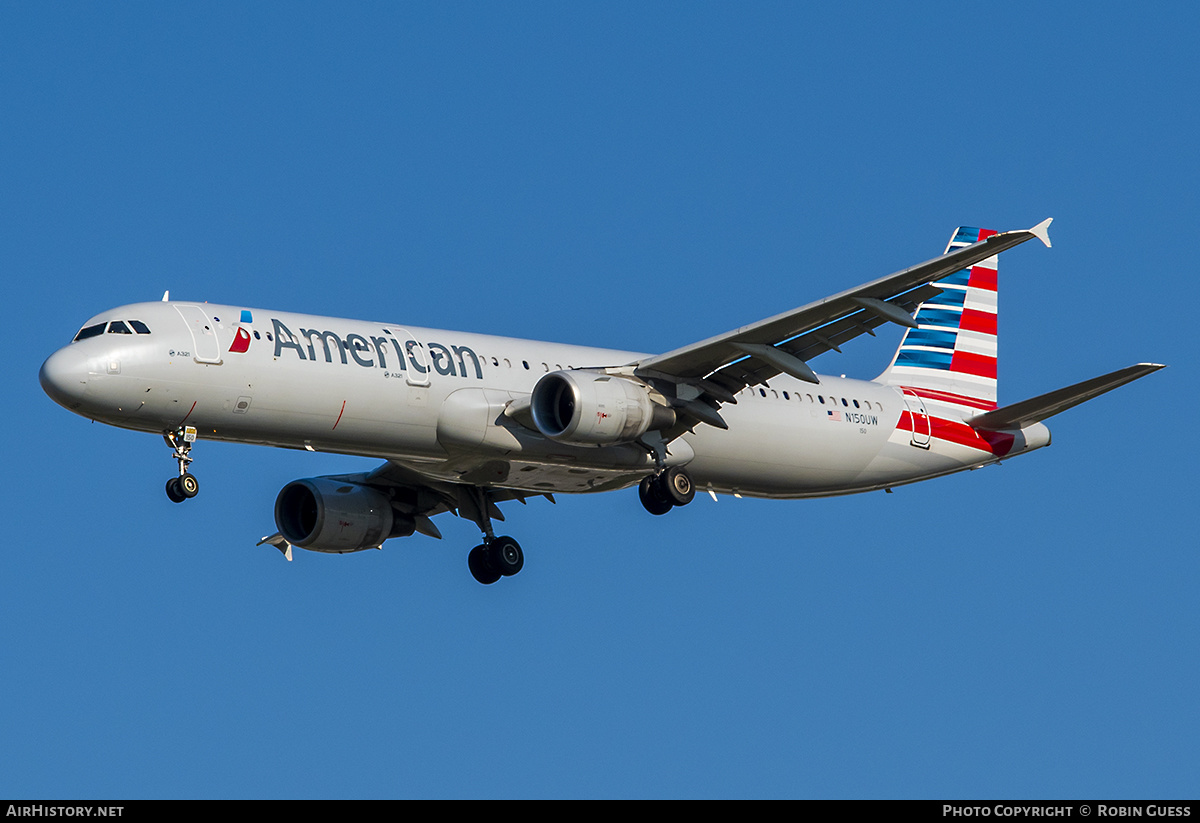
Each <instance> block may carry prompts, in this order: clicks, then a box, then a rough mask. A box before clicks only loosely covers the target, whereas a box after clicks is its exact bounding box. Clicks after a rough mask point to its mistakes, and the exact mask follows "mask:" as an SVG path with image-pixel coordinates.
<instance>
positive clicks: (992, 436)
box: [896, 411, 1015, 457]
mask: <svg viewBox="0 0 1200 823" xmlns="http://www.w3.org/2000/svg"><path fill="white" fill-rule="evenodd" d="M929 427H930V434H931V435H932V436H933V437H935V438H937V439H938V440H945V441H946V442H948V443H956V444H957V445H959V446H967V447H968V448H972V449H979V450H980V451H983V452H988V453H989V454H994V455H996V456H997V457H1003V456H1004V455H1006V454H1008V453H1009V452H1010V451H1011V450H1012V447H1013V440H1014V439H1015V438H1014V437H1013V436H1012V435H1011V434H1006V433H1004V432H981V431H978V430H976V429H973V428H971V427H970V426H968V425H967V424H966V423H963V422H961V421H958V420H945V419H943V418H941V417H932V416H931V417H930V418H929ZM896 429H897V430H899V431H906V432H911V431H912V430H913V418H912V415H911V414H910V413H908V412H907V411H906V412H905V413H904V414H902V415H900V420H899V421H897V423H896ZM924 430H925V426H924V425H923V424H922V425H921V431H922V432H924Z"/></svg>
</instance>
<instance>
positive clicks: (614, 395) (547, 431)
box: [530, 371, 675, 446]
mask: <svg viewBox="0 0 1200 823" xmlns="http://www.w3.org/2000/svg"><path fill="white" fill-rule="evenodd" d="M652 392H653V389H651V388H650V387H649V386H647V385H646V384H645V383H642V382H640V381H637V380H633V379H631V378H628V377H619V376H614V375H609V374H604V373H603V372H595V371H556V372H551V373H550V374H547V375H546V376H545V377H543V378H542V379H541V380H539V381H538V382H537V385H536V386H534V387H533V394H532V396H531V397H530V412H531V413H532V415H533V423H534V425H535V426H537V428H538V431H540V432H541V433H542V434H544V435H546V437H549V438H550V439H551V440H557V441H559V442H561V443H572V444H575V445H582V446H605V445H611V444H614V443H629V442H631V441H633V440H636V439H638V438H639V437H641V436H642V435H643V434H645V433H646V432H648V431H650V430H651V429H659V428H665V427H667V426H670V425H672V424H674V422H675V412H674V411H673V410H672V409H671V408H669V407H668V406H665V405H661V404H659V403H656V402H654V399H653V398H652V396H651V394H652Z"/></svg>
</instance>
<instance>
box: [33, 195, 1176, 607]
mask: <svg viewBox="0 0 1200 823" xmlns="http://www.w3.org/2000/svg"><path fill="white" fill-rule="evenodd" d="M1050 222H1051V221H1050V220H1049V219H1047V220H1044V221H1042V222H1041V223H1039V224H1038V225H1036V226H1034V227H1033V228H1031V229H1026V230H1018V231H1008V232H996V231H992V230H986V229H977V228H967V227H963V228H959V229H958V230H957V231H955V232H954V233H953V235H952V236H951V240H950V243H949V245H948V246H947V248H946V251H945V253H944V254H942V255H941V256H939V257H935V258H932V259H930V260H928V261H926V262H924V263H920V264H918V265H915V266H911V267H909V268H906V269H904V270H902V271H899V272H896V273H894V274H891V275H888V276H886V277H883V278H880V279H878V280H874V281H872V282H869V283H866V284H864V285H861V286H858V287H856V288H852V289H849V290H847V291H843V292H841V293H839V294H835V295H833V296H831V297H827V298H825V299H823V300H818V301H816V302H814V303H810V304H808V305H805V306H801V307H799V308H796V309H793V310H791V311H787V312H783V313H782V314H779V315H776V316H774V317H770V318H767V319H765V320H761V321H758V322H756V323H751V324H749V325H746V326H741V327H739V328H736V329H733V330H732V331H728V332H726V333H724V334H719V335H717V336H715V337H710V338H708V339H706V340H702V341H700V342H697V343H692V344H690V345H687V346H683V347H682V348H678V349H675V350H673V351H668V352H666V353H663V354H639V353H635V352H625V351H616V350H612V349H602V348H589V347H584V346H575V345H562V344H553V343H544V342H538V341H532V340H521V339H516V338H509V337H496V336H488V335H481V334H471V333H467V332H457V331H444V330H440V329H426V328H417V327H414V326H410V325H408V324H407V323H393V322H365V321H357V320H343V319H337V318H329V317H317V316H311V315H303V314H295V313H291V312H282V311H270V310H264V309H257V308H247V307H242V306H227V305H213V304H208V303H195V302H186V301H173V300H170V296H169V293H167V294H164V295H163V298H162V300H161V301H154V302H146V303H137V304H133V305H127V306H121V307H119V308H115V309H112V310H111V311H106V312H102V313H100V314H98V315H96V316H95V317H92V318H91V319H90V320H88V321H87V322H86V323H85V324H84V325H83V327H82V328H81V329H80V331H79V332H78V334H76V335H75V337H74V339H73V340H72V341H71V342H70V343H69V344H68V345H66V346H64V347H63V348H61V349H59V350H58V351H56V352H54V353H53V354H52V355H50V357H49V358H48V359H47V360H46V361H45V363H44V364H43V365H42V368H41V372H40V382H41V385H42V387H43V389H44V390H45V392H46V393H47V394H48V395H49V396H50V397H51V398H52V399H53V400H54V401H55V402H57V403H58V404H60V405H62V406H63V407H65V408H66V409H68V410H70V411H72V412H74V413H76V414H79V415H81V416H83V417H86V418H89V419H91V420H99V421H101V422H103V423H107V424H109V425H112V426H118V427H120V428H124V429H132V430H134V431H142V432H151V433H154V434H158V435H161V436H162V437H163V438H164V440H165V441H166V443H167V445H168V446H169V447H170V449H171V453H172V457H173V459H174V460H175V461H176V465H177V469H178V471H177V473H176V474H175V475H173V476H172V477H171V478H170V479H169V480H168V481H167V484H166V493H167V496H168V497H169V498H170V499H171V500H172V501H175V502H177V503H178V502H182V501H185V500H188V499H190V498H192V497H195V496H196V494H197V493H198V492H199V488H200V487H199V482H198V481H197V479H196V477H195V475H193V474H192V473H191V471H190V470H189V469H190V464H191V462H192V460H193V457H192V449H193V446H194V444H195V443H196V442H197V441H198V440H202V439H208V440H220V441H229V442H237V443H252V444H259V445H267V446H276V447H282V448H292V449H306V450H308V451H313V452H331V453H338V454H347V455H358V456H365V457H374V458H378V459H381V460H383V461H384V462H383V463H382V465H380V466H379V467H378V468H376V469H374V470H373V471H369V472H362V473H357V474H346V475H332V476H324V477H313V478H305V479H299V480H294V481H292V482H290V483H288V484H287V485H285V486H284V487H283V489H282V490H281V491H280V492H279V494H278V496H277V497H276V500H275V512H274V513H275V524H276V527H277V531H276V532H275V533H274V534H271V535H268V536H266V537H264V538H263V539H262V540H261V541H259V545H264V544H266V545H271V546H274V547H275V548H277V549H279V550H280V551H281V552H283V553H284V554H285V556H286V557H287V559H288V560H291V559H292V549H293V548H294V547H298V548H303V549H308V550H311V551H318V552H328V553H348V552H357V551H362V550H365V549H374V548H381V547H382V544H383V543H384V541H386V540H389V539H391V538H395V537H407V536H410V535H412V534H414V533H420V534H423V535H428V536H430V537H435V538H441V533H440V531H439V530H438V528H437V526H436V525H435V524H434V523H433V522H432V520H431V518H432V517H434V516H436V515H438V514H441V513H444V512H453V513H454V514H455V515H457V516H458V517H462V518H465V519H467V520H470V521H473V522H474V523H475V524H476V526H478V528H479V530H480V532H481V533H482V542H481V543H480V544H479V545H477V546H475V547H474V548H472V549H471V550H470V551H469V552H468V555H467V565H468V568H469V570H470V572H471V574H472V575H473V576H474V578H475V579H476V580H477V581H479V582H480V583H483V584H491V583H495V582H496V581H498V580H499V579H501V578H502V577H509V576H512V575H514V574H516V573H518V572H519V571H521V569H522V567H523V566H524V562H525V559H524V552H523V550H522V548H521V546H520V544H519V543H517V541H516V540H514V539H513V538H511V537H507V536H497V535H496V533H495V530H494V527H493V523H494V521H503V520H504V515H503V514H502V513H501V511H500V509H499V505H498V504H500V503H503V502H505V501H511V500H517V501H520V502H522V503H524V502H526V500H528V499H530V498H538V497H545V498H548V499H549V500H551V501H552V502H553V501H554V495H555V494H561V493H592V492H603V491H610V490H616V489H626V488H630V487H633V486H637V488H638V494H639V497H640V500H641V503H642V505H643V506H644V508H645V509H646V510H647V511H648V512H650V513H651V514H653V515H664V514H666V513H668V512H669V511H671V510H673V509H675V508H679V507H682V506H686V505H687V504H688V503H690V502H691V501H692V499H693V498H694V496H695V495H696V493H697V491H698V490H699V491H703V492H707V493H708V494H709V495H711V496H712V497H713V498H714V499H716V495H717V494H726V495H734V496H739V497H762V498H785V499H794V498H809V497H824V496H832V495H841V494H851V493H860V492H867V491H872V490H881V489H882V490H885V491H889V492H890V491H891V489H892V488H893V487H895V486H900V485H904V484H908V483H915V482H917V481H921V480H927V479H929V478H934V477H940V476H943V475H948V474H951V473H955V472H959V471H963V470H966V469H974V468H978V467H980V466H984V465H988V464H993V463H998V462H999V461H1000V460H1002V459H1007V458H1009V457H1014V456H1016V455H1020V454H1025V453H1027V452H1031V451H1033V450H1035V449H1039V448H1041V447H1043V446H1046V445H1048V444H1049V443H1050V431H1049V429H1048V428H1047V427H1046V426H1045V424H1044V423H1043V422H1042V421H1043V420H1045V419H1047V418H1049V417H1051V416H1052V415H1055V414H1058V413H1059V412H1061V411H1064V410H1066V409H1068V408H1071V407H1072V406H1075V405H1077V404H1079V403H1082V402H1084V401H1086V400H1090V399H1092V398H1094V397H1096V396H1098V395H1100V394H1103V393H1104V392H1107V391H1109V390H1111V389H1114V388H1117V387H1118V386H1121V385H1123V384H1125V383H1128V382H1130V381H1132V380H1136V379H1138V378H1141V377H1144V376H1146V375H1147V374H1150V373H1152V372H1154V371H1157V370H1158V369H1161V368H1163V366H1162V365H1160V364H1156V363H1139V364H1136V365H1133V366H1130V367H1127V368H1124V369H1120V370H1118V371H1114V372H1111V373H1109V374H1105V375H1103V376H1100V377H1096V378H1093V379H1090V380H1086V381H1083V382H1081V383H1076V384H1074V385H1071V386H1067V387H1065V388H1062V389H1058V390H1056V391H1052V392H1049V393H1047V394H1043V395H1040V396H1038V397H1034V398H1032V399H1029V400H1024V401H1022V402H1019V403H1015V404H1011V405H1007V406H999V405H998V404H997V379H996V362H997V361H996V345H997V300H996V299H997V269H998V260H997V255H999V254H1000V253H1001V252H1003V251H1005V250H1007V249H1010V248H1013V247H1014V246H1017V245H1019V244H1021V243H1024V242H1026V241H1027V240H1030V239H1033V238H1037V239H1038V240H1040V241H1041V242H1042V243H1043V244H1044V245H1046V246H1047V247H1049V246H1050V237H1049V225H1050ZM885 323H894V324H898V325H899V326H901V327H903V328H904V330H905V331H904V336H903V338H902V340H901V342H900V345H899V347H898V349H897V350H896V353H895V354H894V355H893V358H892V361H891V363H890V364H889V365H888V367H887V368H886V369H885V370H884V371H883V373H882V374H880V375H879V376H878V377H877V378H875V379H874V380H855V379H847V378H845V377H832V376H827V375H818V374H817V373H816V372H815V371H813V369H812V368H811V367H810V366H809V365H808V361H810V360H812V359H813V358H815V357H817V356H818V355H821V354H823V353H826V352H829V351H834V352H840V351H841V348H840V347H841V346H844V345H846V343H848V342H849V341H851V340H853V339H854V338H856V337H858V336H859V335H862V334H872V335H874V334H875V331H874V330H875V329H876V328H879V327H880V326H882V325H884V324H885Z"/></svg>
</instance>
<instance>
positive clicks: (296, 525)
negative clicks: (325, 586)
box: [275, 477, 415, 554]
mask: <svg viewBox="0 0 1200 823" xmlns="http://www.w3.org/2000/svg"><path fill="white" fill-rule="evenodd" d="M275 525H276V526H278V527H279V533H280V534H281V535H283V538H284V539H285V540H287V542H289V543H291V544H292V545H294V546H299V547H300V548H302V549H308V550H310V551H315V552H333V553H335V554H344V553H346V552H358V551H362V550H363V549H373V548H375V547H376V546H378V545H379V544H380V543H382V542H383V541H384V540H386V539H388V538H389V537H402V536H405V535H409V534H412V533H413V530H414V528H415V523H414V522H413V521H412V520H411V518H407V517H405V516H403V515H401V514H396V513H394V512H393V511H392V504H391V502H390V501H389V500H388V498H387V496H386V495H384V494H383V493H381V492H379V491H376V490H375V489H372V488H371V487H369V486H360V485H357V484H355V483H346V482H344V481H341V480H337V479H336V478H332V477H312V478H309V479H307V480H293V481H292V482H291V483H288V484H287V485H286V486H284V487H283V489H282V490H280V492H279V496H278V497H276V498H275Z"/></svg>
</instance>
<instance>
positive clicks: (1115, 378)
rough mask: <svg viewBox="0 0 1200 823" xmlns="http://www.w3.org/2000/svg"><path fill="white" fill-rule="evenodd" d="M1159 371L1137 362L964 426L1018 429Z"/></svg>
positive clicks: (978, 417)
mask: <svg viewBox="0 0 1200 823" xmlns="http://www.w3.org/2000/svg"><path fill="white" fill-rule="evenodd" d="M1161 368H1165V366H1162V365H1160V364H1158V363H1138V364H1137V365H1136V366H1129V367H1128V368H1124V369H1120V370H1118V371H1115V372H1110V373H1109V374H1105V375H1102V376H1100V377H1093V378H1092V379H1091V380H1084V381H1083V382H1082V383H1076V384H1075V385H1074V386H1067V387H1066V388H1063V389H1055V390H1054V391H1052V392H1047V393H1046V394H1042V395H1038V396H1037V397H1034V398H1031V399H1029V400H1022V401H1021V402H1020V403H1013V404H1012V405H1011V406H1005V407H1004V408H1001V409H995V410H994V411H990V412H987V413H985V414H980V415H976V416H975V417H972V418H971V419H970V420H968V421H967V423H969V424H970V425H971V426H973V427H974V428H976V429H985V430H988V431H1000V430H1002V429H1021V428H1024V427H1026V426H1030V425H1032V424H1034V423H1040V422H1041V421H1043V420H1045V419H1046V418H1047V417H1052V416H1054V415H1056V414H1058V413H1059V412H1061V411H1066V410H1067V409H1069V408H1071V407H1072V406H1078V405H1079V404H1080V403H1082V402H1084V401H1085V400H1091V399H1092V398H1093V397H1099V396H1100V395H1102V394H1104V393H1105V392H1107V391H1112V390H1113V389H1115V388H1117V387H1118V386H1124V385H1125V384H1126V383H1130V382H1132V381H1134V380H1137V379H1138V378H1139V377H1145V376H1146V375H1148V374H1150V373H1151V372H1156V371H1158V370H1159V369H1161Z"/></svg>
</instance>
